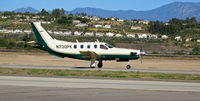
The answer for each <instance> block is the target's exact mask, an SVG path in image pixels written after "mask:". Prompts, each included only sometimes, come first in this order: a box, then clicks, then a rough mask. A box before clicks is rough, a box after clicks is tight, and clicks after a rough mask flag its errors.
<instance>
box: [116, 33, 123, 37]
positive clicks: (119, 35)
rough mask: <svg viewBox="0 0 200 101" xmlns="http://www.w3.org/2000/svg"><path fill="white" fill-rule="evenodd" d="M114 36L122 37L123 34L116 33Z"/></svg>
mask: <svg viewBox="0 0 200 101" xmlns="http://www.w3.org/2000/svg"><path fill="white" fill-rule="evenodd" d="M115 37H123V35H122V34H119V33H118V34H116V35H115Z"/></svg>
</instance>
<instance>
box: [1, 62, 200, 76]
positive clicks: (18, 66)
mask: <svg viewBox="0 0 200 101" xmlns="http://www.w3.org/2000/svg"><path fill="white" fill-rule="evenodd" d="M0 67H5V68H33V69H34V68H35V69H65V70H102V71H129V72H130V71H132V72H138V71H139V72H152V73H178V74H200V71H188V70H157V69H130V70H126V69H125V68H122V69H120V68H106V67H104V68H102V69H99V68H92V69H91V68H85V67H82V68H81V67H78V68H77V67H66V66H33V65H10V64H0Z"/></svg>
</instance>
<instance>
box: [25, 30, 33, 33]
mask: <svg viewBox="0 0 200 101" xmlns="http://www.w3.org/2000/svg"><path fill="white" fill-rule="evenodd" d="M23 32H24V33H26V34H31V32H32V31H31V30H24V31H23Z"/></svg>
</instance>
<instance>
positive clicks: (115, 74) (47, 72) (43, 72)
mask: <svg viewBox="0 0 200 101" xmlns="http://www.w3.org/2000/svg"><path fill="white" fill-rule="evenodd" d="M0 74H1V75H27V76H50V77H52V76H58V77H104V78H127V79H168V80H200V75H199V74H175V73H145V72H124V71H99V70H94V71H93V70H91V71H89V70H88V71H81V70H61V69H20V68H0Z"/></svg>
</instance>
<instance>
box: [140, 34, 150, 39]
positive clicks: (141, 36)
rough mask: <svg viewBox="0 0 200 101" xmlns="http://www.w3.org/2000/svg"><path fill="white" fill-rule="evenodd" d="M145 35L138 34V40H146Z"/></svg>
mask: <svg viewBox="0 0 200 101" xmlns="http://www.w3.org/2000/svg"><path fill="white" fill-rule="evenodd" d="M147 37H148V36H147V34H138V38H140V39H147Z"/></svg>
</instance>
